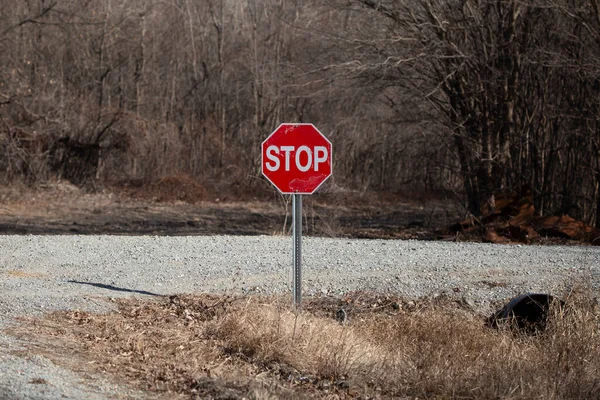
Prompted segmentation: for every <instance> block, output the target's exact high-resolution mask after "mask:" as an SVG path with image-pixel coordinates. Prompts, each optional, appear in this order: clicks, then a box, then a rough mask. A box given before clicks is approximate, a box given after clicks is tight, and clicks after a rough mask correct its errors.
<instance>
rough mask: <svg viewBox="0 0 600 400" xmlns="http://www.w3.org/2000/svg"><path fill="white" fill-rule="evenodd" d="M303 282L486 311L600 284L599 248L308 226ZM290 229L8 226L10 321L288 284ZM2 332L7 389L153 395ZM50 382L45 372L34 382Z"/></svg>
mask: <svg viewBox="0 0 600 400" xmlns="http://www.w3.org/2000/svg"><path fill="white" fill-rule="evenodd" d="M303 265H304V269H303V273H304V293H305V294H308V295H312V294H318V295H339V294H342V293H345V292H347V291H351V290H377V291H383V292H390V293H398V294H402V295H405V296H408V297H420V296H437V295H438V294H441V293H447V294H448V295H450V296H454V297H457V298H460V299H464V300H465V301H466V302H467V303H468V304H470V305H471V306H472V307H473V308H474V309H475V310H477V311H479V312H482V313H487V312H489V311H491V309H492V304H493V303H494V302H497V301H500V300H506V299H508V298H510V297H512V296H514V295H516V294H519V293H523V292H544V293H552V294H556V295H559V296H560V295H562V294H564V292H565V291H566V290H568V289H569V287H571V285H572V284H573V283H578V282H581V283H586V284H588V283H589V284H590V285H591V286H592V287H593V288H594V290H596V291H598V290H599V288H600V248H598V247H577V246H572V247H561V246H551V247H543V246H520V245H493V244H476V243H449V242H418V241H384V240H349V239H323V238H304V242H303ZM290 276H291V238H290V237H270V236H255V237H239V236H237V237H230V236H212V237H210V236H200V237H199V236H194V237H150V236H142V237H132V236H0V330H2V329H3V327H6V326H7V325H8V324H11V323H13V319H14V317H17V316H20V315H40V314H41V313H43V312H46V311H49V310H56V309H80V310H89V311H105V310H107V309H109V308H110V307H111V305H112V304H113V303H111V302H110V301H109V299H110V298H111V297H113V298H114V297H120V296H139V297H144V296H152V295H154V294H158V295H168V294H173V293H185V292H200V291H202V292H206V291H209V292H224V291H225V292H230V293H283V292H289V291H290V286H291V285H290ZM21 345H22V344H21V343H19V342H17V341H16V340H15V339H13V338H10V337H8V336H6V335H0V398H3V399H4V398H9V399H13V398H14V399H54V398H72V399H80V398H93V399H104V398H117V397H124V398H129V397H133V398H135V397H147V395H144V394H141V393H136V392H134V391H131V390H127V389H125V388H122V387H118V386H116V385H114V384H111V383H110V382H107V381H104V380H102V379H100V378H98V377H87V378H85V377H80V376H78V375H77V374H75V373H73V372H71V371H68V370H65V369H63V368H60V367H58V366H56V365H54V364H52V363H51V362H50V361H48V360H47V359H44V358H42V357H37V358H33V359H24V358H20V357H18V356H17V355H15V354H14V352H13V351H14V350H17V349H19V348H20V346H21ZM32 382H43V383H32Z"/></svg>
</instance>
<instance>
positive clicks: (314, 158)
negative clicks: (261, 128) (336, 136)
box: [262, 124, 331, 194]
mask: <svg viewBox="0 0 600 400" xmlns="http://www.w3.org/2000/svg"><path fill="white" fill-rule="evenodd" d="M262 173H263V175H264V176H265V177H266V178H267V179H268V180H269V181H270V182H271V183H272V184H273V185H275V187H276V188H277V189H279V191H280V192H281V193H284V194H288V193H289V194H312V193H314V191H315V190H317V188H318V187H319V186H321V184H322V183H323V182H325V180H326V179H327V178H329V176H330V175H331V142H330V141H329V140H327V138H326V137H325V136H323V134H322V133H321V132H319V130H318V129H317V128H315V126H314V125H313V124H281V125H279V127H278V128H277V129H275V131H273V133H271V135H269V137H268V138H267V139H266V140H265V141H264V142H263V143H262Z"/></svg>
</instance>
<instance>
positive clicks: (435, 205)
mask: <svg viewBox="0 0 600 400" xmlns="http://www.w3.org/2000/svg"><path fill="white" fill-rule="evenodd" d="M184 183H185V182H184ZM352 196H353V195H352V194H348V195H345V194H340V195H335V196H332V195H331V194H317V195H314V196H306V199H305V201H304V210H303V218H304V221H305V223H304V230H305V234H308V235H316V236H325V237H356V238H402V239H411V238H412V239H433V238H435V236H434V235H433V231H434V230H436V229H439V228H441V227H443V226H447V225H448V224H450V223H451V221H453V220H456V218H457V216H458V215H459V213H458V211H457V208H456V205H455V204H449V203H446V202H443V201H440V200H431V201H428V202H426V203H425V204H421V203H417V202H407V201H399V200H398V201H375V200H372V199H364V198H353V197H352ZM285 200H286V199H285V198H283V197H281V196H279V195H274V196H273V198H272V199H271V200H270V201H269V200H267V201H264V200H263V201H259V200H258V199H255V198H248V201H244V202H243V201H239V200H238V201H223V199H220V198H218V197H216V196H214V195H213V196H208V195H206V193H205V192H204V191H203V189H202V188H201V187H198V186H197V185H184V187H182V185H181V182H174V181H173V180H161V181H160V182H158V183H157V184H156V185H151V186H150V187H149V188H148V189H147V190H145V189H144V190H141V189H140V188H136V187H128V188H125V189H120V190H111V191H106V192H101V193H93V194H92V193H85V192H83V191H82V190H80V189H79V188H77V187H75V186H73V185H70V184H68V183H54V184H47V185H45V186H43V187H40V188H37V189H36V190H31V189H27V188H23V187H12V188H0V234H115V235H119V234H127V235H273V234H275V235H277V234H288V233H289V232H290V230H291V204H290V203H289V202H288V203H287V204H286V202H285Z"/></svg>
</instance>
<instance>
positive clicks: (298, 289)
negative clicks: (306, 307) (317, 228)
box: [292, 194, 302, 310]
mask: <svg viewBox="0 0 600 400" xmlns="http://www.w3.org/2000/svg"><path fill="white" fill-rule="evenodd" d="M292 208H293V211H292V212H293V214H294V215H293V216H292V225H293V235H292V240H293V242H294V250H293V255H292V263H293V266H294V269H293V271H292V273H293V275H294V278H293V286H294V307H295V308H296V310H299V309H300V305H301V304H302V195H301V194H293V195H292Z"/></svg>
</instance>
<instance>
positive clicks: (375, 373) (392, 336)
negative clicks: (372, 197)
mask: <svg viewBox="0 0 600 400" xmlns="http://www.w3.org/2000/svg"><path fill="white" fill-rule="evenodd" d="M356 298H358V299H359V300H357V301H354V300H356ZM354 300H352V301H350V300H348V299H347V298H346V299H338V300H336V301H323V299H317V300H309V301H307V302H306V307H305V310H304V311H303V312H302V313H300V314H296V313H294V312H292V311H290V310H289V308H288V307H287V305H284V303H283V300H282V299H280V298H268V297H242V298H229V297H219V296H206V295H204V296H181V297H178V296H172V297H171V298H170V299H169V300H162V301H159V302H149V303H144V302H141V301H131V300H122V301H120V303H119V312H118V313H116V314H115V313H113V314H106V315H93V314H87V313H80V312H59V313H54V314H52V315H50V316H48V317H47V318H46V319H45V320H43V321H37V322H35V323H34V324H32V325H28V326H27V327H24V328H23V329H22V330H21V332H20V333H21V334H26V335H28V336H30V337H31V336H32V335H33V336H34V337H35V338H37V342H38V345H37V346H38V348H39V347H42V348H43V346H41V345H40V344H39V342H40V338H48V337H53V338H54V340H53V341H51V342H46V343H47V352H46V354H56V348H59V349H70V351H71V353H68V352H67V351H61V353H62V354H69V357H70V358H71V359H73V358H74V357H75V355H78V357H83V358H82V365H85V366H86V367H87V368H89V366H90V365H96V366H98V365H100V366H102V367H101V370H103V371H106V372H108V373H112V374H114V375H116V376H118V377H121V378H126V379H127V380H128V381H130V382H137V383H138V386H140V387H142V388H145V389H150V390H155V391H159V392H163V393H164V392H168V393H172V392H177V393H180V394H185V395H191V396H199V397H201V398H205V397H209V398H210V397H211V396H213V398H214V397H215V396H216V394H219V395H221V396H222V395H225V394H226V393H229V395H230V397H233V398H235V397H243V396H248V395H251V396H253V397H254V398H269V397H273V396H275V397H289V398H298V397H299V396H310V397H320V398H339V397H343V398H347V397H350V398H353V397H362V398H365V397H367V398H368V397H375V398H406V397H408V398H470V399H481V398H484V399H486V398H487V399H492V398H493V399H498V398H522V399H531V398H536V399H548V398H573V399H575V398H598V396H600V337H599V334H600V323H599V317H598V310H597V304H596V301H595V299H594V300H591V298H590V296H589V295H587V296H583V295H573V296H571V297H570V298H569V299H568V301H567V304H568V306H567V308H565V309H560V310H559V309H556V310H553V312H554V314H553V318H552V320H551V322H550V324H549V326H548V329H547V330H546V331H545V332H544V333H540V334H538V335H533V336H531V335H529V336H527V335H524V334H518V333H515V332H514V331H510V330H505V331H503V330H500V331H499V330H494V329H491V328H489V327H487V326H486V325H485V324H484V318H482V317H480V316H477V315H474V314H473V313H471V312H469V311H467V310H465V309H463V308H461V307H460V306H459V305H458V303H455V302H452V301H451V300H449V299H441V300H436V301H430V300H428V301H417V302H412V301H403V300H400V299H398V301H388V300H390V298H388V297H385V296H381V295H374V296H371V297H369V296H368V295H366V294H364V293H361V294H360V296H359V297H355V299H354ZM336 302H337V304H346V305H348V306H349V308H348V309H349V310H350V312H349V314H348V316H349V319H348V321H347V322H346V323H343V324H342V323H339V322H337V321H336V320H335V319H334V318H332V316H333V315H332V312H331V311H332V310H333V309H335V307H333V305H334V304H336ZM358 304H360V307H359V306H358ZM350 306H352V307H354V308H352V307H350ZM54 357H55V358H56V355H55V356H54ZM89 359H92V361H95V363H94V364H91V363H90V362H89ZM332 396H333V397H332Z"/></svg>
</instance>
